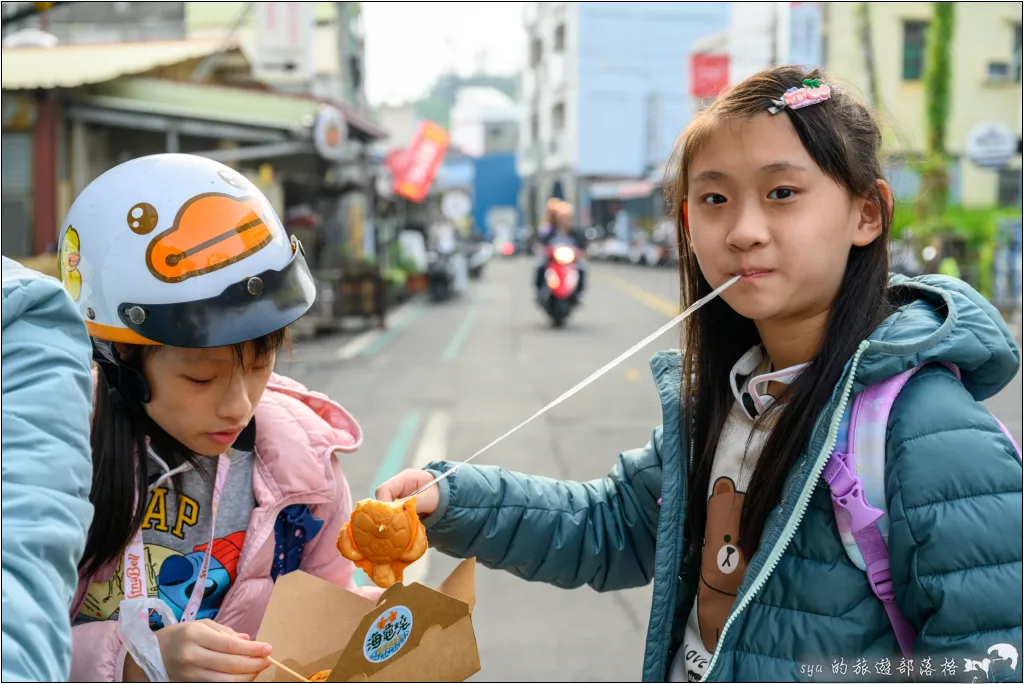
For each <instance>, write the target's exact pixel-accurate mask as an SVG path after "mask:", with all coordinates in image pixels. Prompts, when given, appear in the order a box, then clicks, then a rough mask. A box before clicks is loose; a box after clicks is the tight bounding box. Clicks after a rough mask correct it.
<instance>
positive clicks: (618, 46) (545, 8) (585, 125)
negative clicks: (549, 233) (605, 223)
mask: <svg viewBox="0 0 1024 684" xmlns="http://www.w3.org/2000/svg"><path fill="white" fill-rule="evenodd" d="M524 23H525V25H526V30H527V35H528V46H529V47H528V50H529V55H528V60H527V66H526V68H525V69H524V71H523V77H522V87H521V92H520V97H521V104H522V118H521V119H520V122H521V123H520V129H519V154H518V160H517V168H518V172H519V175H520V176H521V177H522V179H523V189H522V192H521V198H520V206H521V207H523V210H524V213H525V220H526V221H527V222H528V223H531V224H533V225H536V224H537V222H538V220H539V219H540V218H541V214H542V213H543V210H544V205H545V202H546V201H547V199H548V198H549V197H551V196H559V197H562V198H564V199H567V200H569V201H572V202H574V203H576V204H578V205H579V207H580V210H579V211H578V212H577V216H578V217H579V218H580V220H581V221H584V222H589V220H590V218H591V217H590V198H589V188H590V186H591V185H592V184H595V183H602V182H607V181H608V180H610V179H647V178H649V177H651V176H654V175H656V174H657V172H658V169H659V168H660V167H661V165H662V164H663V163H664V162H665V161H666V160H667V159H668V157H669V155H670V153H671V150H672V146H673V144H674V142H675V139H676V137H677V136H678V135H679V133H680V132H681V131H682V130H683V128H684V127H685V126H686V124H687V122H688V121H689V120H690V117H691V114H692V102H691V98H690V95H689V73H688V61H687V60H688V58H689V55H690V53H691V50H692V46H693V43H694V42H695V41H697V40H698V39H700V38H701V37H703V36H706V35H707V34H709V33H713V32H715V31H722V30H724V29H725V28H726V27H727V26H728V23H729V3H717V2H686V3H659V2H543V3H542V2H527V3H524ZM612 194H614V193H612Z"/></svg>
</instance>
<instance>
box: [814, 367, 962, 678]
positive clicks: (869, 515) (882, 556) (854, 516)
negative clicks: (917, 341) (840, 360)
mask: <svg viewBox="0 0 1024 684" xmlns="http://www.w3.org/2000/svg"><path fill="white" fill-rule="evenodd" d="M919 369H920V366H918V367H917V368H912V369H910V370H908V371H905V372H903V373H900V374H899V375H897V376H894V377H892V378H889V379H888V380H885V381H883V382H880V383H877V384H874V385H871V386H869V387H867V388H866V389H865V390H864V391H862V392H861V393H860V394H858V395H857V396H856V398H855V399H854V402H853V407H852V409H851V411H850V414H849V420H848V423H847V425H848V427H847V439H846V444H840V443H839V442H838V441H837V443H836V449H835V451H833V452H832V455H831V456H830V457H829V460H828V463H827V464H826V465H825V470H824V472H822V479H824V480H825V482H826V483H827V484H828V487H829V490H830V491H831V493H832V505H833V508H834V509H835V513H836V523H837V525H838V527H839V530H840V535H841V536H844V537H847V538H850V537H852V540H853V542H854V543H855V544H856V549H857V550H858V551H859V554H857V555H859V556H860V557H861V558H860V560H862V563H863V564H862V563H856V560H858V559H856V558H855V557H854V556H853V554H851V557H852V558H854V560H855V564H856V565H857V566H858V567H860V568H861V570H864V572H865V574H866V575H867V578H868V584H870V586H871V591H872V592H874V594H875V596H877V597H878V598H879V600H880V601H881V602H882V605H883V606H884V607H885V612H886V615H888V617H889V622H890V623H891V624H892V628H893V631H894V632H895V633H896V641H897V642H898V643H899V646H900V651H902V652H903V655H904V656H905V657H907V658H909V657H911V654H912V653H913V646H914V640H915V639H916V638H917V634H916V633H915V631H914V628H913V626H911V624H910V623H909V622H907V619H906V618H905V617H903V614H902V613H901V612H900V609H899V606H897V605H896V596H895V593H894V592H893V587H892V573H891V571H890V569H889V550H888V548H887V546H886V541H887V539H886V537H887V536H888V535H886V536H883V534H882V530H881V529H880V526H879V524H878V523H879V522H880V521H882V520H883V519H884V527H885V530H886V532H888V516H887V515H886V513H885V511H884V510H882V509H880V508H877V507H875V506H872V505H871V504H870V503H869V502H868V498H867V496H866V495H865V487H864V482H863V480H862V478H861V476H860V474H858V471H861V470H864V471H867V472H870V473H872V474H874V475H881V476H882V477H875V478H873V479H874V481H875V482H876V483H878V482H882V483H883V486H884V479H883V478H884V469H885V429H886V425H887V424H888V419H889V412H890V411H891V410H892V405H893V403H894V402H895V401H896V397H897V396H898V395H899V393H900V390H902V389H903V386H904V385H906V384H907V381H908V380H910V378H911V377H912V376H913V375H914V373H916V372H917V371H918V370H919ZM957 377H959V373H957ZM858 432H859V433H860V434H861V437H862V439H861V440H860V441H859V442H858V439H857V437H858ZM864 437H867V438H868V440H867V444H865V440H864ZM878 437H880V439H879V438H878ZM858 443H860V444H861V445H862V447H863V446H866V447H867V448H866V449H864V448H862V449H861V451H862V452H863V451H867V452H869V453H861V454H858V453H857V445H858ZM858 457H860V458H862V459H863V460H864V463H862V464H860V465H861V466H864V467H863V468H860V467H858ZM873 498H876V499H877V501H878V502H879V503H882V504H883V505H884V501H885V493H884V490H883V491H882V492H881V493H880V496H878V495H876V497H873ZM849 551H850V550H849V549H848V553H849Z"/></svg>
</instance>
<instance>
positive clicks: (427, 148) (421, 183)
mask: <svg viewBox="0 0 1024 684" xmlns="http://www.w3.org/2000/svg"><path fill="white" fill-rule="evenodd" d="M447 150H448V131H446V130H444V129H443V128H441V127H440V126H438V125H437V124H435V123H433V122H431V121H424V122H423V123H422V124H420V128H419V130H418V131H417V132H416V139H415V140H413V143H412V145H410V146H409V149H408V150H405V153H404V154H402V155H401V156H400V157H398V158H397V159H395V158H392V163H391V164H389V166H391V168H392V172H393V173H394V170H395V167H398V168H399V170H400V173H395V194H396V195H399V196H401V197H404V198H406V199H407V200H409V201H410V202H422V201H423V199H424V198H425V197H426V196H427V193H428V192H429V191H430V186H431V185H432V184H433V182H434V176H435V175H436V174H437V169H438V167H439V166H441V160H442V159H444V154H445V152H446V151H447ZM402 167H404V168H402Z"/></svg>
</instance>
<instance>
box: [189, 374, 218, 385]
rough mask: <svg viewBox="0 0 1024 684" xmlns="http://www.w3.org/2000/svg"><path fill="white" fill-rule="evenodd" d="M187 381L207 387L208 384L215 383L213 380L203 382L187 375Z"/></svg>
mask: <svg viewBox="0 0 1024 684" xmlns="http://www.w3.org/2000/svg"><path fill="white" fill-rule="evenodd" d="M185 379H186V380H188V381H189V382H194V383H195V384H197V385H207V384H209V383H211V382H213V378H208V379H206V380H201V379H199V378H190V377H188V376H187V375H186V376H185Z"/></svg>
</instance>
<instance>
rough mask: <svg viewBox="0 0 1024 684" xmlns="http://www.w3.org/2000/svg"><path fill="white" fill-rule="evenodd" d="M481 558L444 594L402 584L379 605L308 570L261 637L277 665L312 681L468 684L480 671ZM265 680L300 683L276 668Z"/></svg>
mask: <svg viewBox="0 0 1024 684" xmlns="http://www.w3.org/2000/svg"><path fill="white" fill-rule="evenodd" d="M475 563H476V560H475V559H472V558H471V559H469V560H465V561H463V562H462V563H460V564H459V566H458V567H457V568H455V571H454V572H452V574H451V575H449V576H448V579H446V580H445V581H444V582H442V583H441V586H439V587H438V588H437V589H436V590H435V589H431V588H429V587H425V586H423V585H422V584H418V583H413V584H410V585H403V584H396V585H394V586H392V587H390V588H389V589H388V590H387V591H385V592H384V594H383V595H381V597H380V600H379V601H377V603H376V604H375V603H374V602H373V601H370V600H369V599H366V598H363V597H362V596H359V595H357V594H353V593H352V592H350V591H345V590H344V589H342V588H340V587H336V586H335V585H333V584H331V583H330V582H325V581H324V580H321V579H319V578H317V577H313V576H312V575H308V574H306V573H304V572H301V571H298V572H292V573H289V574H287V575H285V576H283V577H281V578H280V579H279V580H277V582H276V583H275V585H274V591H273V593H271V595H270V603H269V604H268V605H267V612H266V614H265V615H264V616H263V623H262V624H261V625H260V630H259V634H258V635H257V637H256V638H257V639H258V640H259V641H263V642H266V643H268V644H270V645H271V646H272V647H273V648H274V659H275V660H278V661H279V662H281V663H282V664H283V665H285V666H287V667H290V668H291V669H293V670H295V671H296V672H298V673H299V674H301V675H303V676H305V677H309V676H310V675H312V674H313V673H315V672H319V671H320V670H327V669H331V670H332V672H331V677H330V679H329V680H328V681H332V682H390V681H400V682H462V681H465V680H466V679H467V678H469V677H470V676H472V675H473V674H475V673H477V672H479V671H480V653H479V651H478V650H477V645H476V634H475V633H474V632H473V606H474V604H475V602H476V584H475V567H476V566H475ZM256 681H257V682H294V681H295V678H294V677H292V676H291V675H289V674H287V673H286V672H284V671H282V670H279V669H278V668H277V667H276V666H273V665H272V666H270V667H269V668H267V669H266V670H264V671H263V672H262V673H261V674H260V676H259V677H257V678H256Z"/></svg>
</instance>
